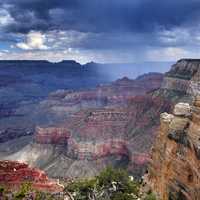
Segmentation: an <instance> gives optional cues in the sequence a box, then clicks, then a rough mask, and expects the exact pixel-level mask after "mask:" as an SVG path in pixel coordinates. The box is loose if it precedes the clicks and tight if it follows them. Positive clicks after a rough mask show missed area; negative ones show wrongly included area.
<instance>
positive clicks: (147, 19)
mask: <svg viewBox="0 0 200 200" xmlns="http://www.w3.org/2000/svg"><path fill="white" fill-rule="evenodd" d="M6 4H7V5H10V6H7V8H6V9H7V10H8V11H9V13H10V14H11V16H12V17H13V18H14V19H15V22H14V23H13V24H11V25H9V26H8V27H6V28H7V30H8V31H10V32H20V33H26V32H29V31H30V30H39V31H48V30H54V29H62V30H77V31H81V32H95V33H101V32H104V33H108V32H114V31H118V32H136V33H137V32H139V33H140V32H143V33H144V32H152V31H156V30H157V29H158V28H160V27H161V28H165V29H170V28H173V27H176V26H182V25H185V24H187V25H190V23H192V21H194V20H196V19H198V17H199V15H200V14H199V13H200V12H199V11H200V1H199V0H166V1H162V0H4V2H3V3H1V6H5V5H6Z"/></svg>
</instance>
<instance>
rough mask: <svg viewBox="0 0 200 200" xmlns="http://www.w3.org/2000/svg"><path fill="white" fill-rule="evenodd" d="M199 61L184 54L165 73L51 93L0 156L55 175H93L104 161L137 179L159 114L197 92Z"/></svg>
mask: <svg viewBox="0 0 200 200" xmlns="http://www.w3.org/2000/svg"><path fill="white" fill-rule="evenodd" d="M199 63H200V62H199V60H190V59H182V60H180V61H178V62H177V63H176V64H174V65H173V66H172V68H171V70H170V71H169V72H167V73H166V74H165V75H164V76H163V75H162V74H159V73H149V74H145V75H143V76H139V77H138V78H136V79H134V80H131V79H129V78H127V77H124V78H122V79H118V80H117V81H114V82H112V83H110V84H100V85H98V86H96V87H95V88H93V89H84V90H83V89H80V90H75V91H73V90H66V89H60V90H56V91H54V92H50V94H49V95H48V96H47V97H46V98H44V99H42V100H41V101H40V102H39V104H37V108H36V109H33V110H32V113H35V112H39V113H40V116H39V118H38V120H39V121H40V123H36V124H35V128H34V129H33V132H34V134H27V135H26V136H22V137H18V138H13V139H9V140H5V141H3V142H2V143H1V146H0V158H1V159H4V160H5V159H6V160H7V159H8V160H19V161H21V162H26V163H28V164H30V166H32V167H38V168H40V169H42V170H44V171H45V172H46V173H47V174H48V175H49V176H50V177H53V178H76V177H91V176H95V175H97V174H98V172H99V171H101V170H102V169H103V168H105V167H106V166H108V165H112V166H114V167H123V168H127V169H128V171H129V172H130V173H131V174H133V175H134V176H135V177H136V178H140V177H141V176H142V175H143V174H144V173H145V171H146V168H147V164H148V163H149V162H151V156H150V150H151V147H152V145H153V143H154V142H155V138H156V135H157V129H158V128H159V125H160V121H159V116H160V114H161V113H163V112H172V110H173V107H174V105H175V104H176V103H178V102H183V103H192V102H193V101H194V97H195V96H196V95H197V94H198V93H199V88H198V73H199ZM37 116H38V115H37ZM46 119H48V123H47V121H46ZM41 121H42V122H43V123H41ZM80 166H81V167H80Z"/></svg>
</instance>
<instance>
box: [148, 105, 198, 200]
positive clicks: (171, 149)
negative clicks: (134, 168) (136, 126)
mask: <svg viewBox="0 0 200 200" xmlns="http://www.w3.org/2000/svg"><path fill="white" fill-rule="evenodd" d="M195 105H196V104H195ZM181 108H184V109H183V110H181ZM195 109H198V108H197V107H194V108H193V110H192V113H191V114H192V117H191V121H190V120H188V118H187V116H188V112H189V106H188V105H186V106H185V104H179V106H178V108H177V110H176V111H175V113H176V114H178V115H181V117H177V116H176V117H174V118H173V119H172V121H171V123H168V124H165V126H167V127H164V128H163V127H162V126H163V124H162V123H161V127H160V131H159V134H158V137H157V139H156V142H155V144H154V147H153V151H152V155H151V159H152V161H151V162H150V165H149V168H148V175H147V179H146V181H147V183H148V185H149V186H150V187H151V189H152V190H153V191H155V193H156V194H157V196H158V199H162V200H169V199H170V200H177V199H178V200H199V199H200V168H199V166H200V153H199V152H200V151H199V136H197V135H198V132H199V130H200V125H199V124H198V123H197V121H196V120H193V119H194V118H193V114H194V113H195V115H197V113H196V112H195ZM165 115H166V114H165ZM199 115H200V114H199ZM163 131H164V133H163Z"/></svg>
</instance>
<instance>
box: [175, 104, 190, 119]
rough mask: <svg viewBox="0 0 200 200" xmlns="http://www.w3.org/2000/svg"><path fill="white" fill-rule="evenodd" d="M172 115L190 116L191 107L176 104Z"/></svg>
mask: <svg viewBox="0 0 200 200" xmlns="http://www.w3.org/2000/svg"><path fill="white" fill-rule="evenodd" d="M174 115H176V116H184V117H189V116H190V115H191V107H190V105H189V103H178V104H176V105H175V107H174Z"/></svg>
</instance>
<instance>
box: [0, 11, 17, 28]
mask: <svg viewBox="0 0 200 200" xmlns="http://www.w3.org/2000/svg"><path fill="white" fill-rule="evenodd" d="M13 22H14V19H13V18H12V17H11V16H10V14H9V13H8V11H7V10H6V9H3V8H0V26H7V25H9V24H11V23H13Z"/></svg>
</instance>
